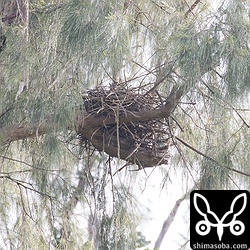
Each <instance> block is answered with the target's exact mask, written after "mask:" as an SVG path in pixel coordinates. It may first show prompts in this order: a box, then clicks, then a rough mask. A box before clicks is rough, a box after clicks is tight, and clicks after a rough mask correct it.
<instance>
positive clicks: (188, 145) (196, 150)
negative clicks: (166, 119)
mask: <svg viewBox="0 0 250 250" xmlns="http://www.w3.org/2000/svg"><path fill="white" fill-rule="evenodd" d="M175 138H176V139H177V140H178V141H179V142H181V143H182V144H183V145H185V146H186V147H188V148H190V149H191V150H193V151H194V152H196V153H197V154H199V155H201V156H203V157H205V158H207V159H208V160H210V161H212V162H214V163H215V164H217V165H218V166H220V167H222V168H226V169H229V170H231V171H233V172H235V173H238V174H241V175H245V176H247V177H250V173H244V172H242V171H239V170H237V169H234V168H230V167H228V166H225V165H222V164H220V163H219V162H217V161H216V160H215V159H213V158H212V157H210V156H208V155H206V154H204V153H202V152H201V151H199V150H198V149H196V148H194V147H193V146H191V145H190V144H188V143H187V142H185V141H183V140H182V139H181V138H179V137H177V136H175Z"/></svg>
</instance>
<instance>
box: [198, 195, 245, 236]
mask: <svg viewBox="0 0 250 250" xmlns="http://www.w3.org/2000/svg"><path fill="white" fill-rule="evenodd" d="M193 199H194V207H195V209H196V211H197V212H198V213H199V214H200V215H201V216H203V218H204V219H203V220H200V221H199V222H197V224H196V226H195V230H196V232H197V233H198V234H199V235H202V236H203V235H207V234H209V232H210V230H211V227H215V228H217V235H218V238H219V241H221V239H222V236H223V233H224V227H229V229H230V232H231V233H232V234H233V235H236V236H238V235H241V234H243V232H244V231H245V225H244V224H243V222H242V221H240V220H237V216H239V215H240V214H241V213H242V212H243V211H244V209H245V208H246V205H247V194H246V193H242V194H239V195H237V196H236V197H235V198H234V199H233V201H232V203H231V206H230V210H229V211H227V212H226V213H225V214H224V215H223V216H222V218H221V219H219V218H218V216H217V215H216V214H215V213H214V212H213V211H211V209H210V205H209V203H208V201H207V199H206V198H205V197H204V196H203V195H201V194H199V193H195V194H194V198H193ZM240 199H243V205H242V207H241V208H240V209H239V208H238V207H239V206H237V208H236V206H235V204H236V203H238V204H239V202H240ZM198 201H199V204H200V207H199V206H198ZM202 204H203V206H201V205H202ZM204 205H205V206H204ZM237 209H238V210H237ZM230 218H231V220H229V219H230ZM226 220H227V221H230V222H227V223H226V222H225V221H226Z"/></svg>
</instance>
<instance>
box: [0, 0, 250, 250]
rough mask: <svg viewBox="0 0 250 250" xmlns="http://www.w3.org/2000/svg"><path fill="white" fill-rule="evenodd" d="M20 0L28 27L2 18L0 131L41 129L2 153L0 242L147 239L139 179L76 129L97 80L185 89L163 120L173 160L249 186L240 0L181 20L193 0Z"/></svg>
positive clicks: (219, 184) (249, 64)
mask: <svg viewBox="0 0 250 250" xmlns="http://www.w3.org/2000/svg"><path fill="white" fill-rule="evenodd" d="M17 1H21V0H17ZM25 1H27V2H29V9H28V10H27V11H28V12H29V20H28V21H29V22H28V25H27V26H25V24H24V23H22V22H21V21H20V19H17V20H19V21H16V22H12V23H11V24H10V25H9V24H6V23H5V22H3V21H0V39H2V37H3V35H4V36H5V37H6V41H5V45H4V47H2V43H1V40H0V46H1V48H0V129H1V128H7V127H9V126H11V125H15V124H24V123H28V124H35V123H38V124H42V122H45V123H46V124H47V125H48V128H49V129H48V133H47V134H46V135H43V136H38V135H37V136H36V137H35V138H26V139H23V140H21V141H18V142H12V143H10V144H8V145H3V146H1V148H0V217H1V220H0V231H1V232H2V233H1V237H0V248H4V249H10V248H13V249H14V248H17V249H48V248H50V249H88V250H89V249H124V250H126V249H134V248H136V247H138V248H139V247H146V245H147V244H148V241H146V239H145V238H144V236H143V232H142V234H140V233H138V232H137V225H138V223H139V221H140V220H139V217H140V216H138V213H139V210H138V209H137V208H138V204H137V203H136V202H135V200H134V198H133V197H134V196H133V195H134V193H135V192H136V190H133V184H134V183H136V181H137V179H136V178H137V174H136V173H135V172H129V173H127V172H126V173H125V172H123V171H120V172H119V171H118V170H119V169H120V168H121V166H120V165H121V162H118V163H117V162H114V161H112V160H111V159H109V158H108V157H107V156H106V155H105V154H104V153H102V154H99V152H96V151H93V150H92V148H90V147H89V145H88V144H86V149H85V148H84V149H83V148H81V147H80V143H79V140H78V135H76V133H75V132H74V130H75V127H74V126H75V124H74V121H75V114H76V112H77V111H79V110H80V108H81V107H82V104H83V103H82V102H83V99H82V96H83V95H84V94H85V93H86V91H87V90H88V89H90V88H94V87H96V86H98V85H110V84H113V83H114V82H116V81H117V82H119V83H120V84H124V85H128V86H141V87H142V86H146V88H148V89H150V88H152V87H153V86H154V84H155V82H156V81H158V80H159V79H163V80H162V81H161V82H160V84H159V86H158V88H157V90H158V94H159V95H160V96H161V97H162V102H163V103H164V101H165V99H164V98H166V97H167V96H168V94H169V93H170V91H171V89H172V87H173V86H182V87H183V89H185V92H184V95H183V98H182V100H181V102H180V103H179V104H178V106H177V108H176V110H175V112H174V113H173V114H171V117H170V118H169V120H170V122H172V123H174V124H175V126H176V135H177V137H179V138H181V139H182V140H184V141H185V142H187V143H188V145H189V147H188V146H186V145H184V144H182V143H180V141H178V140H175V138H174V137H173V140H174V147H173V152H172V157H171V159H170V162H171V166H174V167H175V169H180V168H181V169H183V176H186V175H188V174H191V175H192V174H193V173H195V174H196V175H197V176H198V177H197V178H196V177H195V178H196V179H195V178H194V179H195V181H196V183H198V184H199V185H200V187H201V188H204V189H221V188H232V187H233V188H242V187H243V186H244V187H245V186H246V185H247V184H245V183H249V176H245V177H243V175H242V174H241V173H247V172H249V152H250V144H249V138H250V134H249V124H250V120H249V117H250V116H249V87H250V86H249V83H250V57H249V40H250V37H249V36H250V35H249V34H250V32H249V31H250V30H249V29H250V21H249V7H248V6H247V1H243V0H242V1H225V3H224V4H223V5H222V6H221V7H220V8H219V9H218V10H216V12H212V11H211V9H210V7H209V5H204V3H200V4H198V5H197V6H196V7H195V8H194V9H193V10H192V11H191V12H190V13H189V14H188V15H185V13H187V11H188V10H189V8H190V6H191V5H192V4H193V1H170V0H168V1H140V0H135V1H116V0H111V1H97V0H96V1H90V0H88V1H80V0H73V1H69V0H63V1H59V0H53V1H48V0H44V1H43V0H34V1H28V0H25ZM124 2H126V3H127V4H128V5H127V6H126V4H125V5H124ZM186 2H187V3H188V5H189V6H188V5H187V4H186ZM226 2H228V3H226ZM3 4H6V1H3V2H1V4H0V10H1V9H2V6H3ZM15 13H18V11H15ZM2 15H3V13H1V15H0V16H1V18H2ZM166 72H167V73H166ZM0 136H1V135H0ZM82 144H84V142H83V143H82ZM193 149H196V151H194V150H193ZM197 151H199V153H197ZM201 153H202V154H201ZM163 169H164V168H163ZM232 169H235V170H236V171H232ZM115 171H117V172H116V174H114V173H115ZM124 171H125V170H124ZM155 171H157V170H155ZM152 176H153V174H152ZM192 177H193V176H192ZM169 178H170V179H171V176H169ZM248 188H249V187H248ZM79 207H80V209H81V212H80V213H78V210H77V208H79ZM79 214H80V215H79ZM89 220H90V221H91V223H92V224H93V226H94V227H95V228H97V229H96V232H95V233H94V232H92V231H91V230H90V228H89V227H88V224H89Z"/></svg>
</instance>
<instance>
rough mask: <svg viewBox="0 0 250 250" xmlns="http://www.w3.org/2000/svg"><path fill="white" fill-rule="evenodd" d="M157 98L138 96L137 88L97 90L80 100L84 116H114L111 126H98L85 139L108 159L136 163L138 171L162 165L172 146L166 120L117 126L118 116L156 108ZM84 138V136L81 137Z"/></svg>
mask: <svg viewBox="0 0 250 250" xmlns="http://www.w3.org/2000/svg"><path fill="white" fill-rule="evenodd" d="M161 105H162V100H161V97H160V96H159V95H157V94H156V93H154V94H145V93H141V90H140V89H139V88H131V89H127V88H122V87H119V86H116V87H112V88H104V87H101V88H100V87H99V88H96V89H94V90H89V91H88V92H87V95H86V96H85V97H84V105H83V106H84V109H85V112H86V113H87V114H88V115H95V114H102V115H105V116H106V117H111V116H114V117H115V119H114V120H115V121H116V122H115V123H114V124H108V125H105V119H104V121H103V126H101V127H98V128H96V129H95V131H94V132H93V133H92V135H91V136H90V137H89V138H88V141H90V142H91V143H92V144H93V146H94V147H95V148H97V149H98V150H101V151H105V152H106V153H108V154H109V155H110V156H114V157H118V158H120V159H123V160H126V161H127V162H128V163H132V164H137V165H138V166H139V168H144V167H153V166H156V165H160V164H166V163H167V162H168V158H169V147H170V145H171V144H172V139H171V137H172V129H171V128H170V125H169V120H168V119H154V120H147V121H136V122H127V123H122V124H119V116H120V115H126V114H128V113H131V112H132V113H133V112H139V111H147V110H152V109H156V108H159V107H160V106H161ZM82 138H84V139H85V140H86V138H85V136H82Z"/></svg>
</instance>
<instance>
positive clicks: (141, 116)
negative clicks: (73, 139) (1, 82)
mask: <svg viewBox="0 0 250 250" xmlns="http://www.w3.org/2000/svg"><path fill="white" fill-rule="evenodd" d="M182 93H183V91H182V89H181V88H177V89H174V90H173V91H172V92H171V93H170V95H169V97H168V98H167V100H166V103H165V105H164V106H162V107H161V108H159V109H152V110H143V111H139V112H127V113H126V114H123V115H120V116H119V124H122V123H126V122H131V121H132V122H135V121H146V120H151V119H161V118H167V117H169V115H170V114H171V112H172V111H173V110H174V108H175V107H176V105H177V103H178V101H179V99H180V98H181V96H182ZM116 122H117V121H116V118H115V116H109V117H108V116H106V115H103V114H93V115H89V114H86V113H84V112H79V113H78V114H77V115H76V119H75V124H74V125H75V127H76V130H77V132H78V133H81V134H83V135H84V136H85V135H86V137H87V138H89V139H91V137H92V136H93V134H94V131H96V130H97V129H98V127H100V126H104V125H109V124H115V123H116ZM50 123H51V120H50V119H47V120H45V121H42V122H35V123H21V124H15V125H8V126H5V127H2V128H0V144H2V145H3V144H6V143H9V142H12V141H18V140H22V139H27V138H32V137H38V136H40V135H44V134H46V133H47V132H48V131H49V129H50V128H51V124H50Z"/></svg>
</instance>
